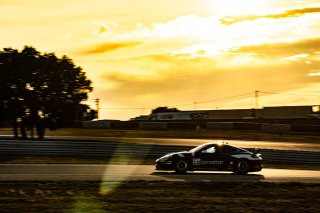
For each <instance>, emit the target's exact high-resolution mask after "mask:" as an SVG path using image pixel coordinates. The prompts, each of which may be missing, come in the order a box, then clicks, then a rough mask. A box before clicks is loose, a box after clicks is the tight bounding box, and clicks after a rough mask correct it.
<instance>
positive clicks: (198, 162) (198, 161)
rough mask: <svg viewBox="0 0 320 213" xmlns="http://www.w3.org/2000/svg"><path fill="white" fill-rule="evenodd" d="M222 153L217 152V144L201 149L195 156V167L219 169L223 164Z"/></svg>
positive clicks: (199, 168) (198, 168)
mask: <svg viewBox="0 0 320 213" xmlns="http://www.w3.org/2000/svg"><path fill="white" fill-rule="evenodd" d="M219 159H220V155H219V153H218V152H217V146H216V145H215V144H214V145H210V146H208V147H204V148H203V149H201V150H199V151H198V152H197V153H196V154H195V156H194V158H193V167H194V169H197V170H218V169H219V168H220V167H221V165H222V164H223V162H222V161H220V160H219Z"/></svg>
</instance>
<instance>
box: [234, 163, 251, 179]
mask: <svg viewBox="0 0 320 213" xmlns="http://www.w3.org/2000/svg"><path fill="white" fill-rule="evenodd" d="M233 172H234V173H236V174H239V175H245V174H247V173H248V172H249V163H248V161H246V160H240V161H238V162H237V163H236V164H235V167H234V169H233Z"/></svg>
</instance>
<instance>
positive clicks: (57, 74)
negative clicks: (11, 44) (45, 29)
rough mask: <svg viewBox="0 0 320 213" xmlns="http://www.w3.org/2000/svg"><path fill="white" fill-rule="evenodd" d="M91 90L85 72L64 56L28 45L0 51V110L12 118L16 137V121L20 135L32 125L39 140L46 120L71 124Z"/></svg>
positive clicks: (8, 117)
mask: <svg viewBox="0 0 320 213" xmlns="http://www.w3.org/2000/svg"><path fill="white" fill-rule="evenodd" d="M91 91H92V87H91V81H90V80H88V79H87V77H86V74H85V72H83V70H82V68H81V67H79V66H76V65H75V64H74V63H73V61H72V60H71V59H70V58H68V57H67V56H62V57H61V58H59V57H57V56H56V55H55V54H54V53H44V54H42V53H40V52H38V51H37V50H36V49H35V48H33V47H28V46H26V47H24V49H23V50H22V51H21V52H19V51H18V50H15V49H12V48H5V49H3V50H2V51H0V112H5V114H6V115H7V119H10V120H11V121H12V124H13V129H14V134H15V136H16V137H17V136H18V130H17V127H18V123H19V124H20V126H21V131H22V132H21V134H22V136H23V137H25V129H26V128H27V129H30V128H32V129H33V126H35V125H36V126H37V130H38V135H39V138H40V139H41V138H43V135H44V128H42V127H44V126H47V125H48V121H50V120H51V121H52V120H56V121H57V122H58V123H59V124H60V125H61V126H70V125H72V124H74V122H75V120H76V119H77V118H78V114H79V110H80V108H81V107H79V106H80V102H81V101H83V100H86V99H87V98H88V96H87V94H88V93H89V92H91ZM0 118H1V117H0ZM2 119H4V118H2Z"/></svg>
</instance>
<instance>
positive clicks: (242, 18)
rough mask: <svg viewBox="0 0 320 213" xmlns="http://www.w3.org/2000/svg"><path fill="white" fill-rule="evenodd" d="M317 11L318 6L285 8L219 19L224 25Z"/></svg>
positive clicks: (318, 9) (295, 15) (296, 15)
mask: <svg viewBox="0 0 320 213" xmlns="http://www.w3.org/2000/svg"><path fill="white" fill-rule="evenodd" d="M319 12H320V8H318V7H311V8H301V9H295V10H287V11H285V12H283V13H276V14H269V15H245V16H226V17H224V18H222V19H221V20H220V21H221V23H222V24H224V25H232V24H235V23H237V22H241V21H253V20H256V19H261V18H269V19H279V18H290V17H298V16H302V15H304V14H308V13H319Z"/></svg>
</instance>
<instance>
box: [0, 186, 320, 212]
mask: <svg viewBox="0 0 320 213" xmlns="http://www.w3.org/2000/svg"><path fill="white" fill-rule="evenodd" d="M319 194H320V184H319V183H316V184H311V183H310V184H307V183H265V182H259V183H185V182H181V183H177V182H174V183H170V182H123V183H121V184H120V183H116V182H115V183H101V182H1V183H0V209H1V212H182V211H187V212H213V211H216V212H317V211H318V210H319V209H320V197H319V196H318V195H319Z"/></svg>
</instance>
